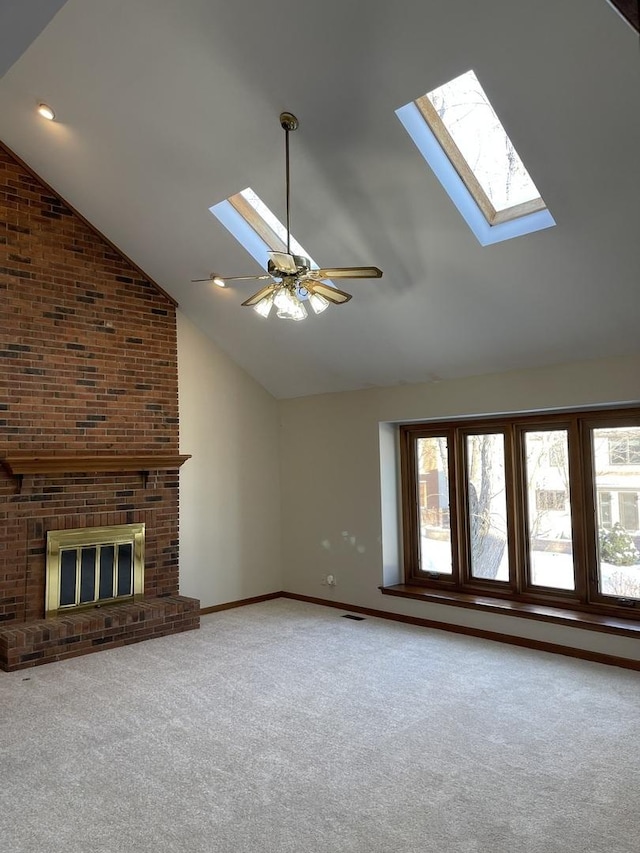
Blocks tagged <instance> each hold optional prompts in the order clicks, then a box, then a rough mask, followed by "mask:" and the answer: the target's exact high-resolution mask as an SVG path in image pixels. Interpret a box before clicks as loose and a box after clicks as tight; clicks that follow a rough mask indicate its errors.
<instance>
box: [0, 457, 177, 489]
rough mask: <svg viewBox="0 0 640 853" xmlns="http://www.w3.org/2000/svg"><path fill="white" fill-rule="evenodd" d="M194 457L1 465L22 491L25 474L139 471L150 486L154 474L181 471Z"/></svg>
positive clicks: (25, 460)
mask: <svg viewBox="0 0 640 853" xmlns="http://www.w3.org/2000/svg"><path fill="white" fill-rule="evenodd" d="M187 459H191V454H182V455H181V454H167V453H148V454H145V455H144V456H127V455H124V454H111V455H108V456H107V455H103V456H60V455H55V456H43V455H38V456H32V455H26V454H16V455H11V456H4V457H2V458H1V459H0V462H1V463H2V465H4V467H5V468H6V469H7V471H8V472H9V474H10V475H11V476H12V477H16V479H17V480H18V482H19V484H20V489H22V479H23V477H24V475H25V474H92V473H96V472H98V471H103V472H104V471H109V472H120V471H138V472H139V473H140V476H141V477H142V478H143V481H144V484H145V486H146V484H147V480H148V477H149V472H150V471H166V470H170V469H173V468H179V467H180V466H181V465H183V464H184V463H185V462H186V461H187Z"/></svg>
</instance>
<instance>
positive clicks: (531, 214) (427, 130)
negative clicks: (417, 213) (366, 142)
mask: <svg viewBox="0 0 640 853" xmlns="http://www.w3.org/2000/svg"><path fill="white" fill-rule="evenodd" d="M396 114H397V115H398V118H399V119H400V121H402V123H403V124H404V126H405V128H406V129H407V131H408V132H409V134H410V135H411V137H412V139H413V141H414V142H415V143H416V145H417V146H418V148H419V149H420V151H421V153H422V154H423V156H424V157H425V159H426V160H427V162H428V163H429V165H430V166H431V167H432V169H433V170H434V172H435V173H436V175H437V177H438V178H439V180H440V181H441V183H442V184H443V186H444V187H445V189H446V190H447V192H448V193H449V195H450V196H451V198H452V200H453V201H454V203H455V204H456V205H457V207H458V209H459V210H460V212H461V213H462V215H463V216H464V218H465V219H466V220H467V223H468V224H469V225H470V227H471V229H472V230H473V231H474V233H475V234H476V237H477V238H478V240H479V241H480V243H482V245H487V244H488V243H495V242H498V241H499V240H505V239H508V238H509V237H515V236H518V235H520V234H526V233H529V232H531V231H537V230H539V229H541V228H548V227H550V226H551V225H555V222H554V220H553V218H552V217H551V214H550V213H549V211H548V210H547V208H546V205H545V203H544V201H543V200H542V198H541V196H540V193H539V191H538V189H537V188H536V186H535V184H534V183H533V180H532V179H531V176H530V175H529V173H528V172H527V169H526V168H525V166H524V164H523V162H522V160H521V158H520V157H519V155H518V153H517V151H516V150H515V148H514V146H513V143H512V142H511V140H510V139H509V136H508V135H507V132H506V130H505V129H504V127H503V126H502V123H501V122H500V119H499V118H498V116H497V114H496V112H495V110H494V109H493V107H492V105H491V103H490V101H489V99H488V98H487V95H486V93H485V91H484V89H483V88H482V86H481V85H480V82H479V80H478V78H477V77H476V75H475V73H474V72H473V71H467V72H466V73H465V74H461V75H460V76H459V77H456V78H455V79H454V80H451V81H450V82H449V83H445V84H444V85H443V86H440V87H438V88H437V89H433V90H432V91H431V92H428V93H427V94H426V95H423V96H422V97H421V98H418V99H417V100H416V101H415V102H413V103H410V104H407V105H406V106H404V107H402V108H401V109H399V110H397V111H396ZM478 214H480V215H481V217H482V219H483V220H484V221H483V222H481V221H479V220H478ZM507 224H510V225H509V227H502V226H505V225H507Z"/></svg>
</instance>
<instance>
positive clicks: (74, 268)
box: [0, 147, 199, 670]
mask: <svg viewBox="0 0 640 853" xmlns="http://www.w3.org/2000/svg"><path fill="white" fill-rule="evenodd" d="M175 308H176V305H175V303H174V301H173V300H172V299H171V298H170V297H169V296H168V295H167V294H166V293H164V292H163V291H162V290H161V289H160V288H159V287H158V286H157V285H156V284H154V282H152V281H150V280H149V279H148V278H147V277H146V276H145V275H144V273H143V272H142V271H141V270H140V269H138V268H137V267H136V266H135V265H134V264H133V263H132V262H131V261H129V260H128V259H127V258H126V257H125V256H124V255H122V254H121V253H120V252H119V251H118V250H117V249H116V248H115V247H114V246H113V245H112V244H110V243H109V242H108V241H107V240H105V238H104V237H102V236H101V235H100V234H98V233H97V232H96V231H95V229H93V228H92V227H91V225H89V223H87V222H86V221H85V220H84V219H83V218H82V217H81V216H80V215H79V214H78V213H77V212H75V211H73V210H72V209H71V208H69V207H68V206H67V205H66V204H65V203H64V202H63V201H62V200H61V199H60V198H59V197H58V196H57V195H56V193H55V192H54V191H53V190H52V189H51V188H50V187H48V186H47V185H46V184H44V183H43V182H42V181H41V180H40V179H39V178H38V177H37V176H36V175H34V174H33V173H32V172H31V171H30V170H29V169H28V167H27V166H26V165H25V164H23V163H22V162H20V161H19V160H18V158H16V157H15V156H14V155H13V154H11V152H9V151H8V150H6V149H5V148H4V147H0V371H1V373H0V375H1V377H2V381H1V384H0V457H1V458H0V462H1V463H2V464H0V667H2V668H3V669H6V670H12V669H19V668H21V667H26V666H33V665H35V664H39V663H46V662H49V661H51V660H60V659H62V658H66V657H70V656H73V655H76V654H85V653H87V652H90V651H96V650H98V649H104V648H110V647H113V646H118V645H124V644H127V643H131V642H137V641H139V640H142V639H147V638H150V637H154V636H162V635H164V634H169V633H174V632H176V631H183V630H188V629H190V628H196V627H198V624H199V615H198V614H199V602H197V601H196V600H195V599H190V598H186V597H183V596H180V595H179V593H178V486H179V467H180V465H181V464H182V463H183V462H184V461H185V460H186V459H187V458H188V457H185V456H180V455H179V452H178V379H177V344H176V318H175ZM138 523H139V524H144V526H145V530H146V542H145V573H144V594H143V598H142V600H136V601H134V600H132V601H124V602H117V603H114V604H107V605H104V606H103V607H100V608H99V609H95V608H94V609H89V610H79V611H78V612H69V613H64V614H59V615H57V616H54V617H47V618H45V552H46V537H47V532H48V531H51V530H58V531H60V530H70V529H76V528H83V527H106V526H109V525H131V524H138Z"/></svg>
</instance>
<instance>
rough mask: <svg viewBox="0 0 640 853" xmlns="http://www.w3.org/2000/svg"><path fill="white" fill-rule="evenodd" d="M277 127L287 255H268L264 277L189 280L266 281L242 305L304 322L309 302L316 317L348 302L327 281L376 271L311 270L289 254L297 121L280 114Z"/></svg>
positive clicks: (220, 283) (301, 258) (300, 257)
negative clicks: (293, 142) (281, 147)
mask: <svg viewBox="0 0 640 853" xmlns="http://www.w3.org/2000/svg"><path fill="white" fill-rule="evenodd" d="M280 126H281V127H282V129H283V130H284V133H285V162H286V195H287V245H286V249H287V251H286V252H275V251H274V252H269V253H268V258H269V259H268V263H267V274H266V275H236V276H230V277H227V276H219V275H216V274H215V273H211V275H210V276H209V278H198V279H192V281H193V282H200V281H212V282H213V283H214V284H217V285H218V286H219V287H225V285H226V283H227V282H229V281H268V282H269V284H266V285H265V286H264V287H262V288H260V290H258V291H257V293H254V294H253V296H250V297H249V298H248V299H245V301H244V302H243V303H242V304H243V305H245V306H248V307H251V308H254V309H255V310H256V311H257V312H258V314H260V315H261V316H262V317H268V316H269V314H270V312H271V309H272V308H273V306H274V305H275V307H276V309H277V315H278V317H281V318H283V319H287V320H304V318H305V317H307V316H308V314H307V310H306V308H305V306H304V302H305V301H308V302H309V304H310V305H311V308H312V309H313V311H314V312H315V313H316V314H320V313H321V312H322V311H324V310H325V308H328V307H329V305H330V304H334V305H342V304H343V303H344V302H348V301H349V300H350V299H351V294H350V293H346V292H345V291H344V290H338V288H337V287H334V286H333V285H332V284H329V283H328V281H327V279H334V278H339V279H342V278H380V277H381V276H382V270H380V269H378V267H323V268H322V269H312V267H311V261H310V260H309V258H305V257H304V256H303V255H295V254H292V252H291V217H290V188H291V184H290V179H289V133H290V132H291V131H293V130H296V129H297V127H298V119H297V118H296V117H295V116H294V115H293V114H292V113H288V112H283V113H281V114H280Z"/></svg>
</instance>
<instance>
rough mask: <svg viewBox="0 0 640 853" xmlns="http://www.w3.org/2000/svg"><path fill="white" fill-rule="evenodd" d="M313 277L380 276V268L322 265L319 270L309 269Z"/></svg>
mask: <svg viewBox="0 0 640 853" xmlns="http://www.w3.org/2000/svg"><path fill="white" fill-rule="evenodd" d="M309 275H312V276H313V277H314V278H381V277H382V270H380V269H378V267H323V268H322V269H320V270H310V271H309Z"/></svg>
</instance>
